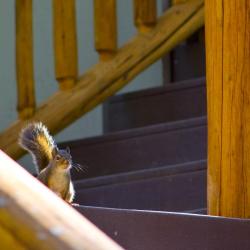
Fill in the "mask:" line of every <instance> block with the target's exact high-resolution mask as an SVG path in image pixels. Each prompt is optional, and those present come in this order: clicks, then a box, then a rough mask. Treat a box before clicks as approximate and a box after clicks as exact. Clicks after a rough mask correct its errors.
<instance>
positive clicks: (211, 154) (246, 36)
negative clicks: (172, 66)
mask: <svg viewBox="0 0 250 250" xmlns="http://www.w3.org/2000/svg"><path fill="white" fill-rule="evenodd" d="M205 5H206V8H205V13H206V15H205V16H206V26H205V27H206V57H207V98H208V211H209V213H210V214H212V215H222V216H230V217H244V218H250V84H249V81H250V33H249V27H250V2H249V0H231V1H227V0H207V1H206V3H205Z"/></svg>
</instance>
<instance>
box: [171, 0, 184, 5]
mask: <svg viewBox="0 0 250 250" xmlns="http://www.w3.org/2000/svg"><path fill="white" fill-rule="evenodd" d="M187 1H188V0H172V5H176V4H182V3H186V2H187Z"/></svg>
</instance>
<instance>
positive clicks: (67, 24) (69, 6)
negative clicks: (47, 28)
mask: <svg viewBox="0 0 250 250" xmlns="http://www.w3.org/2000/svg"><path fill="white" fill-rule="evenodd" d="M53 20H54V48H55V70H56V79H57V80H58V82H59V84H60V88H61V89H62V90H65V89H70V88H72V87H73V86H74V84H75V82H76V78H77V76H78V61H77V37H76V15H75V0H67V1H66V0H65V1H64V0H53Z"/></svg>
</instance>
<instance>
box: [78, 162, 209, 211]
mask: <svg viewBox="0 0 250 250" xmlns="http://www.w3.org/2000/svg"><path fill="white" fill-rule="evenodd" d="M74 186H75V190H76V200H75V202H76V203H78V204H84V205H85V206H95V207H113V208H126V209H140V210H158V211H174V212H185V211H193V210H195V209H198V208H202V207H203V208H205V207H206V161H205V160H203V161H202V160H201V161H195V162H188V163H184V164H176V165H168V166H165V167H163V166H162V167H158V168H152V169H146V170H141V171H133V172H128V173H123V174H116V175H109V176H101V177H97V178H90V179H86V178H84V179H81V180H78V181H76V182H75V183H74Z"/></svg>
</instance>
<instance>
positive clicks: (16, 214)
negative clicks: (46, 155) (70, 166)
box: [0, 150, 122, 250]
mask: <svg viewBox="0 0 250 250" xmlns="http://www.w3.org/2000/svg"><path fill="white" fill-rule="evenodd" d="M0 162H1V164H0V172H1V175H0V183H1V185H0V232H1V249H38V250H39V249H50V250H53V249H60V250H61V249H62V250H63V249H72V250H73V249H74V250H78V249H79V250H80V249H86V250H106V249H109V250H121V249H122V247H120V246H118V245H117V244H116V243H115V242H114V241H113V240H111V239H110V238H109V237H108V236H106V235H105V234H104V233H103V232H102V231H101V230H99V229H98V228H97V227H96V226H94V225H93V224H92V223H91V222H89V221H88V220H87V219H86V218H85V217H83V216H82V215H81V214H79V213H78V212H77V211H76V210H75V209H74V208H72V207H71V206H70V205H68V204H67V203H66V202H64V201H63V200H62V199H60V198H59V197H58V196H57V195H55V194H54V193H53V192H52V191H51V190H49V189H48V188H46V187H45V186H44V185H43V184H42V183H40V182H39V181H38V180H37V179H36V178H34V177H33V176H31V175H30V174H29V173H28V172H27V171H26V170H24V169H23V168H22V167H21V166H19V165H18V164H17V163H16V162H14V161H13V160H12V159H10V158H9V157H8V156H7V155H5V154H4V153H3V152H2V151H1V150H0Z"/></svg>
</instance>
